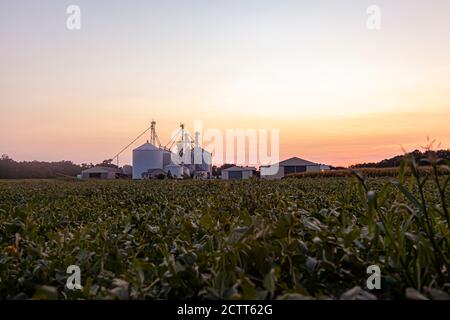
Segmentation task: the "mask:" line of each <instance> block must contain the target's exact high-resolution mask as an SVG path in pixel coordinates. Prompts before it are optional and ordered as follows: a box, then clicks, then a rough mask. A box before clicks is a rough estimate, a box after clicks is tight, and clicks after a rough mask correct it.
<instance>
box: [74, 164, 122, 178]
mask: <svg viewBox="0 0 450 320" xmlns="http://www.w3.org/2000/svg"><path fill="white" fill-rule="evenodd" d="M121 173H122V171H121V170H120V169H118V168H112V167H101V166H96V167H93V168H90V169H86V170H83V171H81V179H83V180H88V179H116V178H117V176H118V175H119V174H121Z"/></svg>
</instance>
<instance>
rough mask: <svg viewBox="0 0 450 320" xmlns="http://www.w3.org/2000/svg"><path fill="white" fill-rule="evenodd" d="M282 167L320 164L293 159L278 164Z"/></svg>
mask: <svg viewBox="0 0 450 320" xmlns="http://www.w3.org/2000/svg"><path fill="white" fill-rule="evenodd" d="M278 165H279V166H280V167H285V166H318V165H319V164H318V163H314V162H311V161H308V160H304V159H300V158H298V157H293V158H290V159H287V160H284V161H281V162H280V163H279V164H278Z"/></svg>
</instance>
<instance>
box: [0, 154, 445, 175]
mask: <svg viewBox="0 0 450 320" xmlns="http://www.w3.org/2000/svg"><path fill="white" fill-rule="evenodd" d="M429 152H430V151H426V152H421V151H419V150H415V151H413V152H412V153H411V154H412V155H413V156H414V158H415V159H416V161H419V160H421V159H424V158H426V157H427V156H428V155H429ZM436 153H437V156H438V157H439V158H441V159H448V160H450V150H439V151H436ZM402 158H403V155H401V156H395V157H393V158H390V159H385V160H382V161H380V162H370V163H361V164H356V165H353V166H351V168H392V167H398V166H399V165H400V162H401V160H402ZM96 165H101V166H109V167H111V166H113V167H116V166H115V165H114V164H112V160H111V159H110V160H104V161H103V162H102V163H99V164H96ZM93 166H95V165H94V164H92V163H90V164H85V163H83V164H81V165H78V164H75V163H73V162H72V161H58V162H43V161H20V162H18V161H14V160H13V159H11V158H10V157H8V156H7V155H2V156H1V158H0V179H54V178H58V177H64V176H66V177H75V176H76V175H77V174H79V173H81V171H82V170H85V169H88V168H91V167H93ZM230 166H233V165H230V164H226V165H223V166H222V167H216V166H214V167H213V175H214V176H216V175H220V172H221V170H222V169H225V168H227V167H230Z"/></svg>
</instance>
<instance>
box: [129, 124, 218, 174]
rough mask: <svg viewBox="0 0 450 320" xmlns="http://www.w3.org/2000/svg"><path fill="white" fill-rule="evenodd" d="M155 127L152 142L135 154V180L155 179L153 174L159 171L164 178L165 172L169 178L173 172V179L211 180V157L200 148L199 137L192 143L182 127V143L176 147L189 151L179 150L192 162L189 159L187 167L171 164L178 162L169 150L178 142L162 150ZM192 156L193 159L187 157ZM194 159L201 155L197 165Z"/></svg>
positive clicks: (138, 149)
mask: <svg viewBox="0 0 450 320" xmlns="http://www.w3.org/2000/svg"><path fill="white" fill-rule="evenodd" d="M155 125H156V122H154V121H152V125H151V134H150V141H147V142H146V143H144V144H143V145H141V146H139V147H138V148H136V149H134V150H133V179H135V180H136V179H137V180H139V179H143V178H145V179H148V178H152V177H153V176H154V174H152V172H153V170H156V169H158V170H160V171H158V172H159V173H158V175H160V174H163V172H165V174H166V175H167V174H168V173H169V171H170V175H171V176H172V177H174V178H182V177H185V176H190V175H192V176H193V177H195V178H204V177H206V178H209V177H210V176H211V173H212V165H211V157H212V155H211V153H209V152H207V151H205V150H204V149H202V148H201V147H200V144H199V141H198V135H196V139H195V141H194V140H192V139H191V138H190V137H189V135H188V134H187V133H185V132H184V125H181V130H180V132H181V134H180V138H181V141H180V142H178V143H177V146H185V147H186V149H182V148H180V149H178V150H188V151H185V152H186V155H187V156H186V157H188V158H190V161H189V159H188V161H186V162H185V163H181V164H176V163H174V162H173V161H172V159H173V158H175V157H173V156H174V155H175V153H173V152H172V151H171V148H170V147H171V146H173V144H174V143H175V142H176V141H175V138H172V140H171V141H169V143H168V144H167V145H165V146H162V145H161V143H160V142H159V138H158V136H157V134H156V128H155ZM189 154H190V156H188V155H189ZM195 155H201V159H200V161H198V162H199V163H198V164H197V163H196V161H194V160H196V159H195ZM197 160H198V159H197ZM189 162H190V163H189ZM155 172H157V171H155Z"/></svg>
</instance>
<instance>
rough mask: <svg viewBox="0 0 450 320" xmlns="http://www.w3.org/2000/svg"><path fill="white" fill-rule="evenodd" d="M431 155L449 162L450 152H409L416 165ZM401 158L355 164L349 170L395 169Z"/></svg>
mask: <svg viewBox="0 0 450 320" xmlns="http://www.w3.org/2000/svg"><path fill="white" fill-rule="evenodd" d="M432 153H433V154H435V155H436V156H437V157H438V158H440V159H447V160H450V150H439V151H425V152H421V151H419V150H414V151H413V152H411V155H412V156H413V157H414V159H415V160H416V162H417V163H420V160H422V159H426V158H428V157H429V156H430V155H431V154H432ZM403 157H404V156H403V155H401V156H395V157H393V158H390V159H384V160H382V161H380V162H369V163H361V164H356V165H353V166H351V168H395V167H398V166H400V163H401V161H402V159H403Z"/></svg>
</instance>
